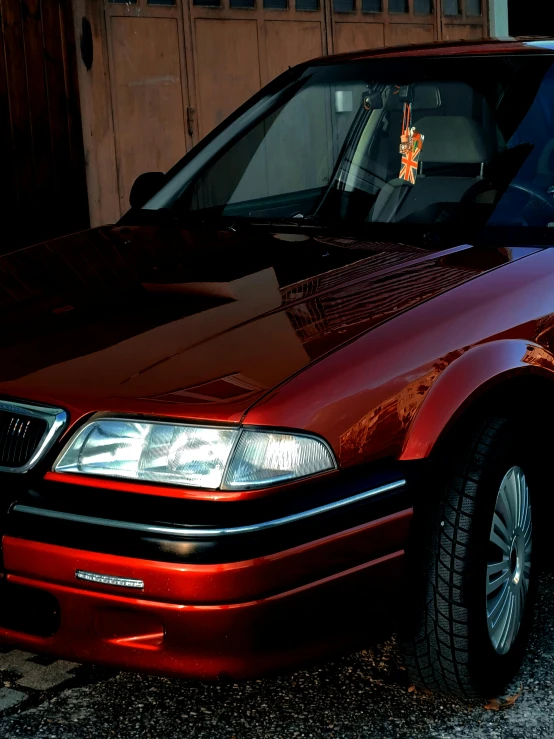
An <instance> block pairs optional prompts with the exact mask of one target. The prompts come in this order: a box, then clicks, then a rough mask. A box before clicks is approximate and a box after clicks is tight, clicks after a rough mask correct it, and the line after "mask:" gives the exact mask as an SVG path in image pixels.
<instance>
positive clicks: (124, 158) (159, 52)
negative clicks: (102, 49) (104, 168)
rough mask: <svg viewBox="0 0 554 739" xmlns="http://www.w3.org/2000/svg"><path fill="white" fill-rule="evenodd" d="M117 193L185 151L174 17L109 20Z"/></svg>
mask: <svg viewBox="0 0 554 739" xmlns="http://www.w3.org/2000/svg"><path fill="white" fill-rule="evenodd" d="M110 21H111V22H110V28H111V46H112V59H113V65H112V68H113V82H112V94H113V97H114V106H115V113H116V147H117V157H118V164H119V176H120V183H119V195H120V199H121V206H122V209H123V210H125V209H126V208H127V207H128V203H129V192H130V189H131V186H132V184H133V182H134V180H135V178H136V177H137V176H138V175H139V174H141V173H142V172H146V171H162V172H165V171H166V170H168V169H169V168H170V167H171V166H172V165H173V164H175V162H176V161H177V160H178V159H179V158H180V157H182V156H183V155H184V153H185V151H186V141H185V121H184V112H183V95H182V83H181V69H180V59H179V36H178V27H177V21H176V20H175V19H173V18H144V17H143V18H136V17H135V18H131V17H129V18H125V17H112V18H111V19H110Z"/></svg>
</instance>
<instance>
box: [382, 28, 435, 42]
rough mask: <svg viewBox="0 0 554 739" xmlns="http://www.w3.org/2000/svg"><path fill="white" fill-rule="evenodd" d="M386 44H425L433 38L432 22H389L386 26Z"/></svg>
mask: <svg viewBox="0 0 554 739" xmlns="http://www.w3.org/2000/svg"><path fill="white" fill-rule="evenodd" d="M385 39H386V44H387V46H400V45H402V44H425V43H428V42H432V41H434V40H435V26H434V25H433V24H432V23H421V24H419V23H390V24H389V25H387V26H386V31H385Z"/></svg>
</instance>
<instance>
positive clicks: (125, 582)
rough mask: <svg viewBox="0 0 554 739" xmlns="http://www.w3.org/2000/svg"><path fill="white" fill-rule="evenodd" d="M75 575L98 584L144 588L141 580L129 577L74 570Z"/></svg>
mask: <svg viewBox="0 0 554 739" xmlns="http://www.w3.org/2000/svg"><path fill="white" fill-rule="evenodd" d="M75 577H76V578H77V580H86V581H87V582H96V583H99V584H100V585H114V586H115V587H117V588H135V589H136V590H141V589H143V588H144V581H143V580H133V579H131V578H129V577H117V576H115V575H102V574H100V573H99V572H86V571H85V570H75Z"/></svg>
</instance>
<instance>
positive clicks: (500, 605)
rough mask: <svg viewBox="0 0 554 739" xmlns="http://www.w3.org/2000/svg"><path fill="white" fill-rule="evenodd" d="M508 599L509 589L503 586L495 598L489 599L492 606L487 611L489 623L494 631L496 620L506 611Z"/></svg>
mask: <svg viewBox="0 0 554 739" xmlns="http://www.w3.org/2000/svg"><path fill="white" fill-rule="evenodd" d="M509 597H510V588H509V587H508V586H507V585H505V586H504V587H503V588H502V590H501V591H500V593H499V594H498V595H497V596H496V597H495V598H491V602H492V603H493V606H492V609H491V610H490V611H489V621H490V623H491V625H492V626H493V628H494V629H496V626H497V624H498V620H499V618H500V617H501V616H502V614H503V613H504V611H505V609H506V606H507V603H508V600H509Z"/></svg>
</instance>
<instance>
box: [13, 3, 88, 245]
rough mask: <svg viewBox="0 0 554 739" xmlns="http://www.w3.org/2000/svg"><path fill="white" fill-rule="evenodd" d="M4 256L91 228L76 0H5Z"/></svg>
mask: <svg viewBox="0 0 554 739" xmlns="http://www.w3.org/2000/svg"><path fill="white" fill-rule="evenodd" d="M0 162H1V167H0V223H1V224H2V231H1V234H0V254H3V253H6V252H9V251H12V250H13V249H17V248H18V247H20V246H24V245H26V244H31V243H36V242H37V241H43V240H45V239H48V238H54V237H55V236H61V235H63V234H66V233H69V232H71V231H76V230H79V229H83V228H86V227H87V225H88V202H87V191H86V179H85V166H84V154H83V136H82V130H81V115H80V107H79V92H78V85H77V67H76V57H75V43H74V32H73V19H72V14H71V3H70V0H0Z"/></svg>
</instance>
